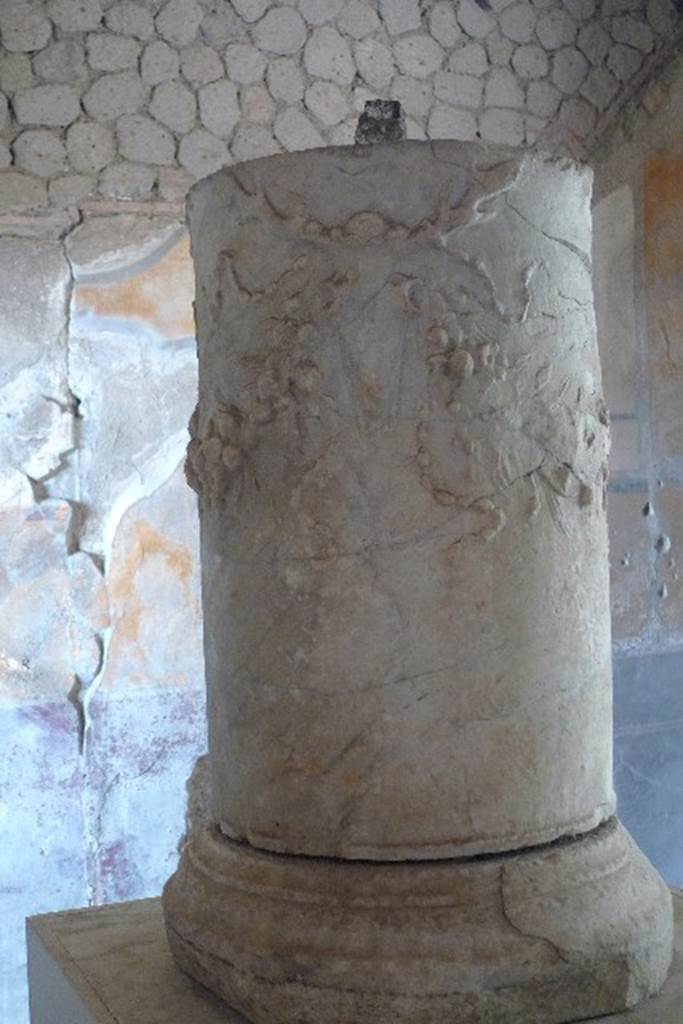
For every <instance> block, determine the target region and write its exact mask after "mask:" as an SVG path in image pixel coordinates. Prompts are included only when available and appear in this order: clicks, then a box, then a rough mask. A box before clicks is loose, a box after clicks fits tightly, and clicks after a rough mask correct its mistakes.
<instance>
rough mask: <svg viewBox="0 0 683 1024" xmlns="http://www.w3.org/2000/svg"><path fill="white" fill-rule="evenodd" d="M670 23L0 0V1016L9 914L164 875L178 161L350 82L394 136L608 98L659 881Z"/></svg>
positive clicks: (636, 741) (634, 556) (607, 182)
mask: <svg viewBox="0 0 683 1024" xmlns="http://www.w3.org/2000/svg"><path fill="white" fill-rule="evenodd" d="M484 7H486V5H485V4H484ZM506 11H507V12H508V13H507V14H506V13H505V12H506ZM274 19H277V31H276V32H273V33H271V34H269V32H268V30H269V27H270V28H272V27H273V25H275V24H276V22H275V20H274ZM678 24H680V21H679V20H677V16H676V13H675V8H674V7H673V6H672V5H671V4H670V3H668V0H649V2H647V3H645V2H641V0H603V2H602V3H597V4H596V3H594V2H593V0H584V2H583V3H579V2H577V0H566V3H563V4H559V3H557V2H555V0H539V2H536V3H532V4H529V3H520V2H515V0H511V2H505V0H492V2H491V6H490V9H487V10H482V7H481V6H476V5H474V4H468V3H467V2H465V0H461V2H460V3H450V2H448V3H444V2H438V3H430V2H425V3H420V4H418V3H417V2H414V0H381V2H378V3H375V2H373V3H362V2H358V0H299V2H298V3H288V2H283V3H277V2H269V0H234V2H233V3H232V4H229V3H227V2H226V0H206V2H200V3H195V2H194V0H167V2H166V3H165V4H164V3H161V2H156V0H150V2H147V3H134V2H130V0H123V2H121V3H112V2H111V0H109V2H107V0H104V2H101V3H98V2H97V0H51V2H50V3H46V4H43V3H39V2H31V0H16V2H13V3H12V4H7V5H2V4H0V43H1V45H2V49H0V90H1V92H2V95H0V280H1V281H2V284H3V299H2V303H0V346H1V348H2V360H1V365H0V410H1V412H2V416H0V447H1V449H2V454H1V455H0V463H1V467H0V605H1V611H2V615H1V617H0V718H1V719H2V720H1V721H0V735H1V736H2V744H3V752H4V753H5V756H4V757H3V758H2V762H1V764H0V821H2V830H3V831H2V835H3V839H4V840H5V841H4V843H3V844H2V849H1V852H0V899H1V900H2V914H3V925H4V927H3V931H2V936H1V938H0V954H1V955H0V1020H2V1021H4V1020H7V1021H12V1022H16V1024H22V1022H23V1021H24V1020H25V1019H26V1008H25V1007H26V1002H25V998H26V997H25V978H24V946H23V919H24V917H25V915H27V914H33V913H39V912H43V911H49V910H57V909H60V908H62V907H69V906H79V905H84V904H87V903H88V902H92V903H98V902H107V901H114V900H121V899H130V898H137V897H140V896H144V895H151V894H155V893H157V892H158V891H159V889H160V886H161V884H162V882H163V881H164V880H165V878H166V877H167V876H168V875H169V874H170V872H171V870H172V869H173V866H174V863H175V855H176V847H177V842H178V837H179V836H180V834H181V832H182V830H183V820H184V804H185V793H184V780H185V779H186V778H187V776H188V775H189V773H190V769H191V767H192V764H193V762H194V759H195V757H196V756H197V754H198V753H200V752H201V751H202V749H203V747H204V733H205V714H204V697H203V666H202V663H201V635H200V627H201V624H200V610H199V590H198V574H197V543H196V532H197V530H196V525H197V524H196V512H195V505H194V499H193V496H192V493H191V492H190V491H189V489H188V488H187V487H186V485H185V483H184V481H183V478H182V472H181V468H180V466H181V461H182V454H183V450H184V446H185V443H186V424H187V420H188V418H189V415H190V412H191V409H192V407H193V405H194V400H195V388H196V364H195V355H194V342H193V338H192V335H193V321H192V291H193V285H192V273H191V265H190V260H189V252H188V242H187V235H186V232H185V228H184V215H183V206H182V200H183V197H184V193H185V190H186V188H187V187H188V185H189V184H190V183H191V181H192V180H194V179H195V178H196V177H198V176H202V175H203V174H204V173H208V172H209V171H211V170H213V169H214V167H215V166H217V165H218V164H219V163H222V162H224V161H236V160H240V159H244V158H246V157H249V156H253V155H264V154H266V153H269V152H273V151H275V150H281V149H300V148H308V147H310V146H315V145H320V144H321V143H323V142H331V141H332V142H347V141H349V140H350V137H351V132H352V128H353V126H354V124H355V119H356V116H357V111H358V109H359V107H361V106H362V103H363V102H364V100H365V98H367V96H369V95H373V96H375V95H377V96H392V97H393V96H395V97H399V98H401V100H402V101H403V103H404V105H405V106H406V108H407V110H408V114H409V125H410V134H411V135H413V136H417V137H421V136H422V135H428V136H432V137H439V136H441V135H445V136H447V137H461V138H469V137H472V136H473V134H474V133H476V132H477V131H480V132H481V134H482V135H483V136H484V137H485V138H490V139H492V140H493V139H495V140H502V141H510V142H526V143H531V142H532V140H533V139H535V138H536V136H537V134H538V133H539V132H541V133H543V137H544V139H545V140H546V141H547V142H548V143H549V144H552V145H555V144H560V143H561V144H566V145H569V146H570V148H572V149H573V150H575V151H576V150H582V149H583V150H587V149H593V148H594V147H595V146H596V144H597V141H598V139H599V137H601V135H602V133H604V131H605V130H606V129H607V128H608V127H609V126H610V125H611V124H612V123H613V122H614V120H615V118H616V117H617V115H618V114H619V112H620V111H622V115H621V116H622V117H623V107H624V104H625V103H626V104H627V105H628V116H627V117H626V120H624V121H623V122H622V124H623V127H622V129H620V131H619V132H617V133H616V135H615V134H613V135H612V141H611V142H610V143H608V144H607V145H606V146H605V145H603V147H602V148H601V150H600V154H601V155H600V157H599V158H598V160H597V170H598V177H597V199H598V205H597V206H596V229H597V231H596V252H595V255H596V268H597V270H596V285H597V295H598V300H599V309H598V312H599V315H600V318H601V321H600V330H601V344H602V347H603V360H604V363H605V375H606V380H607V387H608V397H609V400H610V404H611V406H612V412H613V418H614V452H613V457H612V485H611V490H612V495H611V506H610V521H611V527H612V532H613V538H612V544H613V552H614V556H613V572H614V580H613V585H614V591H613V615H614V624H615V644H616V653H617V660H616V665H617V784H618V788H619V791H620V796H621V799H622V813H624V817H625V818H626V821H627V824H628V825H630V826H631V827H632V828H633V829H634V831H635V833H636V835H637V837H638V839H639V840H640V842H641V843H642V844H643V846H644V847H645V849H646V850H647V851H648V853H650V855H651V856H653V858H654V859H655V861H656V862H657V863H658V865H659V866H660V867H661V868H662V869H663V870H664V872H665V874H666V875H667V877H668V878H669V879H670V880H671V881H677V882H678V884H681V882H682V881H683V860H682V859H681V856H680V854H679V853H677V850H680V849H681V848H683V842H678V843H677V840H678V839H681V840H683V825H681V824H680V823H677V822H676V814H675V809H674V800H675V796H676V793H677V792H678V791H679V790H680V781H681V778H682V777H683V764H682V763H681V762H680V755H678V754H677V753H676V743H678V746H679V747H680V746H681V744H680V739H681V737H680V736H678V733H679V732H680V731H681V725H680V723H681V722H682V721H683V699H682V698H681V696H680V695H679V694H680V693H682V692H683V690H682V689H681V686H680V685H679V684H680V681H681V674H682V672H681V665H682V664H683V661H682V659H683V655H681V654H680V653H679V652H680V651H681V649H682V648H683V624H682V618H683V586H682V585H681V583H680V582H679V577H678V570H677V568H676V558H677V552H678V551H679V548H680V544H681V543H683V511H682V506H683V502H682V501H681V494H682V493H683V490H682V487H683V463H682V462H681V459H682V458H683V450H681V445H683V442H682V441H681V439H680V419H681V417H680V412H679V413H678V419H677V412H676V410H677V409H678V410H680V409H681V408H683V379H682V378H681V375H680V373H679V372H678V370H679V365H678V364H679V363H680V362H681V359H679V350H680V347H681V327H680V324H681V322H683V321H682V319H680V318H681V317H683V314H681V311H680V309H679V308H678V306H677V305H676V302H677V301H678V299H677V298H676V289H677V288H678V293H679V294H680V281H679V278H677V277H676V274H677V273H678V274H680V268H679V270H676V269H675V267H674V268H673V269H672V266H671V265H670V264H669V263H666V262H665V263H664V264H662V262H661V261H662V255H661V254H662V252H664V253H670V252H671V251H677V250H676V246H677V245H679V244H680V231H681V221H680V218H681V217H682V216H683V212H681V205H680V189H679V190H678V193H677V190H676V186H675V184H674V185H673V186H672V187H670V188H668V189H667V188H664V189H662V182H663V181H665V180H668V181H673V182H674V183H675V182H676V180H678V181H680V180H681V177H680V176H681V173H682V171H681V166H680V163H677V161H680V155H679V154H680V151H679V150H678V149H677V144H678V143H677V135H676V132H678V133H679V135H680V132H681V130H682V127H681V95H682V92H683V84H682V83H683V75H682V74H681V72H680V69H679V70H676V68H675V67H672V69H671V72H670V73H669V75H668V77H666V76H665V78H663V79H661V80H660V82H659V84H656V85H653V86H649V87H646V82H647V79H648V76H650V75H652V74H653V72H654V70H655V69H656V67H657V66H658V64H659V63H661V62H662V60H663V59H664V57H665V56H666V53H667V52H668V51H670V50H671V48H672V46H675V45H676V31H677V29H676V26H677V25H678ZM638 26H640V28H639V27H638ZM294 28H296V31H294ZM625 31H626V32H627V33H628V32H630V33H631V35H630V36H629V37H628V39H627V40H626V41H620V40H619V38H618V37H619V36H620V35H622V36H623V35H624V32H625ZM288 32H289V33H291V34H289V35H288ZM314 42H315V45H314ZM582 47H583V48H582ZM570 51H572V52H570ZM335 52H336V56H335ZM576 53H578V54H579V56H578V57H577V56H575V54H576ZM316 54H317V56H316ZM321 54H322V56H321ZM348 55H350V61H349V59H347V56H348ZM103 62H104V64H106V65H107V66H106V67H105V66H104V64H103ZM107 62H108V63H107ZM112 62H114V63H115V64H116V67H112V66H111V64H112ZM534 69H535V70H534ZM572 69H573V70H572ZM617 69H620V70H619V73H617ZM558 75H559V79H560V80H561V81H562V82H564V83H565V85H564V88H560V87H559V86H558V84H557V81H558ZM567 75H568V76H569V77H566V76H567ZM572 75H573V77H572ZM505 84H507V89H506V88H499V86H501V85H503V86H505ZM598 86H600V87H601V88H602V89H603V92H600V91H599V90H598ZM162 87H163V88H162ZM592 90H593V91H592ZM595 90H597V91H595ZM126 97H127V98H126ZM212 97H213V98H214V100H215V101H216V102H215V103H214V104H212V102H211V99H212ZM606 97H608V98H607V99H606ZM544 102H545V104H546V106H545V107H543V103H544ZM60 104H61V106H60ZM107 104H109V105H107ZM122 104H123V106H122ZM541 110H544V111H545V113H540V111H541ZM183 112H184V113H183ZM221 118H222V120H221ZM135 119H141V121H140V123H137V122H136V121H135ZM136 124H137V127H138V129H140V130H139V131H138V133H137V135H136V133H135V131H134V129H135V128H136ZM136 139H137V141H136ZM169 140H170V141H169ZM152 142H154V145H152ZM649 150H655V151H656V152H661V153H662V154H663V155H662V157H661V160H660V162H659V163H657V159H656V158H654V163H651V162H648V159H649V158H646V156H645V154H646V153H647V152H648V151H649ZM160 153H161V154H162V157H161V159H160V158H159V154H160ZM676 175H678V177H676ZM662 196H663V200H662V202H663V203H664V205H663V206H661V208H660V205H659V204H660V198H661V197H662ZM677 203H678V206H677V205H676V204H677ZM644 211H648V212H647V217H646V215H645V212H644ZM676 218H678V219H676ZM671 223H673V224H674V229H673V230H674V231H675V225H676V224H678V231H679V235H678V236H677V237H678V239H679V242H676V240H675V238H674V239H673V241H672V237H671V236H670V235H669V236H666V231H667V230H669V232H671V230H672V229H670V228H669V229H667V225H668V224H671ZM677 317H678V318H679V319H677ZM662 320H663V322H664V324H665V328H666V329H665V330H661V329H660V328H659V327H658V326H657V325H658V324H660V323H661V322H662ZM660 480H662V485H661V486H660V484H659V481H660ZM646 505H649V508H650V510H651V511H652V514H651V515H648V516H645V515H643V514H642V510H643V508H645V507H646ZM663 537H665V538H667V539H666V540H662V539H661V538H663ZM667 544H670V548H669V547H667ZM674 705H675V707H676V708H678V711H677V712H676V713H674V714H671V713H670V709H671V707H673V706H674ZM682 749H683V748H682ZM678 817H679V818H680V815H679V816H678ZM676 829H678V831H676Z"/></svg>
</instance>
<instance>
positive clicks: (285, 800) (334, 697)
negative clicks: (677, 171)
mask: <svg viewBox="0 0 683 1024" xmlns="http://www.w3.org/2000/svg"><path fill="white" fill-rule="evenodd" d="M189 214H190V226H191V232H192V236H193V255H194V259H195V264H196V274H197V283H198V287H197V324H198V339H199V358H200V385H199V388H200V401H199V407H198V412H197V413H196V414H195V415H194V416H193V420H192V423H191V432H192V434H193V441H192V443H191V445H190V449H189V456H188V475H189V479H190V481H191V482H192V483H193V485H194V486H195V487H196V488H197V489H198V490H199V493H200V498H201V517H202V565H203V593H204V612H205V654H206V661H207V681H208V688H209V701H210V726H209V728H210V746H211V751H212V763H211V769H212V779H213V812H214V817H215V819H216V820H217V821H219V822H220V825H221V827H222V829H223V830H224V832H225V833H226V835H228V836H231V837H235V838H246V839H248V840H249V842H251V843H253V844H254V845H255V846H258V847H262V848H265V849H270V850H275V851H281V852H291V853H307V854H316V855H330V856H341V857H354V858H377V859H384V860H392V859H396V860H401V859H405V858H433V857H447V856H448V857H452V856H463V855H470V854H473V853H482V852H491V851H496V850H509V849H514V848H518V847H525V846H529V845H532V844H535V843H539V842H545V841H548V840H552V839H554V838H556V837H557V836H559V835H563V834H577V833H579V832H583V831H587V830H589V829H591V828H593V827H595V826H596V825H598V824H599V823H600V822H601V821H603V820H604V819H605V818H607V817H608V816H609V815H610V814H611V813H612V812H613V809H614V800H613V793H612V781H611V677H610V629H609V603H608V580H607V565H608V563H607V541H606V526H605V511H604V487H605V470H606V456H607V429H606V423H607V419H606V411H605V407H604V404H603V400H602V392H601V384H600V368H599V364H598V358H597V346H596V342H595V324H594V317H593V308H592V290H591V275H590V257H589V254H590V177H589V174H588V173H587V172H579V171H577V169H576V167H575V166H574V165H572V164H571V163H568V162H565V161H562V160H559V161H555V162H553V161H552V160H549V159H548V160H544V159H542V158H538V157H524V156H523V155H520V154H519V153H518V152H517V153H515V152H513V151H508V150H495V149H493V150H484V149H480V148H478V147H476V146H471V147H468V146H466V145H461V144H457V143H442V144H433V145H429V144H426V143H425V144H423V143H406V144H400V145H399V146H379V147H375V148H373V147H361V148H360V149H358V150H355V151H353V150H349V149H344V150H341V149H332V150H323V151H317V152H315V153H312V154H308V155H306V156H296V155H292V156H287V157H273V158H270V159H268V160H266V161H256V162H254V163H251V164H246V165H243V166H241V167H240V168H238V169H233V170H224V171H221V172H219V173H218V174H217V175H214V176H213V177H211V178H209V179H207V180H206V181H205V182H203V183H201V184H200V185H199V186H197V187H196V188H195V190H194V191H193V193H192V196H191V199H190V204H189Z"/></svg>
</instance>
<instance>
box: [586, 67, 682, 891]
mask: <svg viewBox="0 0 683 1024" xmlns="http://www.w3.org/2000/svg"><path fill="white" fill-rule="evenodd" d="M595 187H596V196H595V198H596V204H595V208H594V232H595V234H594V246H595V248H594V266H595V289H596V301H597V310H598V329H599V338H600V342H601V346H602V348H601V353H602V361H603V374H604V381H605V388H606V397H607V402H608V405H609V407H610V411H611V416H612V445H613V452H612V460H611V467H610V476H611V479H610V495H609V505H608V517H609V522H610V530H611V557H612V612H613V632H614V649H615V662H614V677H615V726H616V734H615V778H616V785H617V792H618V795H619V798H620V803H619V813H620V815H621V817H622V818H623V820H624V822H625V824H626V825H627V826H628V827H629V828H630V829H631V831H632V832H633V834H634V835H635V836H636V838H637V840H638V841H639V843H640V844H641V845H642V847H643V848H644V850H645V851H646V852H647V853H648V855H649V856H650V858H651V859H652V860H653V861H654V863H655V864H656V865H657V867H658V868H659V869H660V870H661V871H662V872H663V874H664V876H665V878H666V879H667V880H668V881H670V882H673V883H675V884H677V885H679V886H680V885H682V884H683V813H682V806H683V804H682V801H681V794H682V793H683V60H681V59H679V60H678V62H677V63H675V64H673V65H672V66H671V67H670V69H669V70H668V72H667V73H665V75H664V76H663V77H662V78H660V79H658V81H657V82H656V83H655V84H653V85H652V86H651V87H650V88H649V90H648V91H647V92H646V94H645V96H644V97H643V102H642V104H641V105H640V106H639V107H638V108H637V109H635V108H634V109H633V110H631V111H630V113H629V116H628V117H627V118H626V119H625V120H624V122H623V124H622V127H621V128H620V129H619V130H618V131H616V132H615V133H614V135H613V137H612V138H611V139H610V140H609V144H608V146H607V148H606V149H605V150H604V152H603V153H602V154H601V156H600V158H599V159H598V160H597V161H596V183H595Z"/></svg>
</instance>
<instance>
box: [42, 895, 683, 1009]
mask: <svg viewBox="0 0 683 1024" xmlns="http://www.w3.org/2000/svg"><path fill="white" fill-rule="evenodd" d="M674 907H675V916H676V942H675V952H674V962H673V967H672V969H671V974H670V976H669V980H668V981H667V983H666V985H665V986H664V989H663V991H662V992H661V993H660V994H659V995H658V996H657V997H656V998H654V999H651V1000H650V1001H649V1002H647V1003H645V1004H643V1005H642V1006H639V1007H638V1008H637V1009H636V1010H634V1011H632V1012H631V1013H625V1014H618V1015H616V1016H611V1017H602V1018H599V1020H601V1021H604V1024H681V1019H682V1018H681V1014H682V1012H683V1011H682V1009H681V1007H683V893H681V892H674ZM27 939H28V972H29V985H30V998H31V1022H32V1024H246V1022H245V1021H244V1018H242V1017H240V1016H239V1015H238V1014H236V1013H234V1012H233V1011H232V1010H230V1009H229V1008H228V1007H227V1006H225V1004H224V1003H222V1002H220V1000H218V999H217V998H216V997H215V996H213V995H211V993H209V992H208V991H207V990H206V989H203V988H201V986H199V985H198V984H196V982H193V981H191V980H190V979H189V978H187V977H185V976H184V975H183V974H181V972H180V971H179V970H178V969H177V967H176V966H175V964H174V962H173V960H172V958H171V953H170V951H169V948H168V944H167V942H166V933H165V930H164V923H163V919H162V914H161V903H160V901H159V900H158V899H152V900H138V901H137V902H135V903H118V904H114V905H112V906H108V907H97V908H93V909H88V910H68V911H65V912H63V913H60V914H44V915H41V916H39V917H33V918H29V920H28V922H27Z"/></svg>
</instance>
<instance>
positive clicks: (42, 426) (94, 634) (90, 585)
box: [0, 213, 205, 1024]
mask: <svg viewBox="0 0 683 1024" xmlns="http://www.w3.org/2000/svg"><path fill="white" fill-rule="evenodd" d="M29 227H30V226H29ZM29 227H27V225H15V231H19V230H21V231H28V230H29ZM0 264H1V268H0V280H2V288H3V302H2V303H0V338H1V339H2V352H3V357H2V374H3V377H2V389H1V390H0V409H1V410H2V418H1V420H0V424H1V426H0V430H1V431H2V449H3V450H2V465H3V471H2V478H1V483H2V492H1V493H2V502H1V505H0V668H1V683H0V686H1V689H0V694H1V696H0V745H1V746H2V751H3V756H2V758H0V800H1V802H0V816H1V820H2V826H1V834H2V843H1V844H0V889H1V892H0V901H1V906H2V910H1V914H2V920H3V927H2V929H0V977H1V980H0V1020H2V1021H3V1022H4V1021H7V1022H8V1024H9V1022H10V1021H11V1022H12V1024H15V1022H16V1024H18V1022H20V1021H22V1020H24V1019H25V1008H24V1007H25V991H24V990H25V981H24V966H23V963H24V950H23V919H24V917H25V916H26V914H29V913H35V912H37V911H41V910H55V909H58V908H61V907H68V906H78V905H85V904H87V903H91V902H92V903H101V902H107V901H112V900H123V899H130V898H135V897H138V896H144V895H149V894H153V893H157V892H158V891H159V889H160V886H161V884H162V883H163V881H164V878H165V876H167V875H168V874H169V873H170V872H171V871H172V869H173V866H174V862H175V854H176V847H177V843H178V838H179V836H180V834H181V832H182V829H183V817H184V800H185V794H184V781H185V779H186V778H187V776H188V775H189V772H190V770H191V768H192V764H193V761H194V759H195V757H196V756H197V754H198V753H200V752H201V751H202V750H203V746H204V733H205V720H204V696H203V678H202V661H201V637H200V606H199V590H198V579H197V522H196V510H195V503H194V496H193V494H192V492H191V491H190V490H189V488H188V487H187V486H186V485H185V482H184V478H183V474H182V469H181V466H180V463H181V460H182V456H183V451H184V447H185V443H186V429H185V428H186V423H187V420H188V417H189V415H190V412H191V410H192V407H193V404H194V400H195V373H196V360H195V352H194V342H193V338H192V332H193V322H192V296H193V282H192V272H191V263H190V259H189V253H188V243H187V236H186V233H185V229H184V226H183V224H182V221H181V220H180V219H179V216H177V215H176V216H173V217H170V216H167V215H155V216H150V217H148V216H143V215H141V214H131V213H125V214H120V213H114V214H107V213H104V214H102V215H99V214H97V213H92V214H87V215H85V216H83V219H82V222H81V223H79V224H78V225H77V226H76V227H75V228H73V229H72V230H71V231H69V232H68V233H67V234H66V235H65V236H64V237H63V238H61V239H53V240H46V239H43V238H41V239H36V238H31V237H16V236H15V237H5V238H3V239H2V240H1V241H0Z"/></svg>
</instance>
